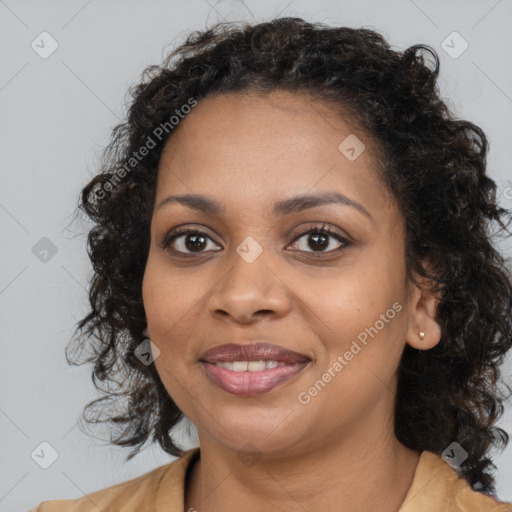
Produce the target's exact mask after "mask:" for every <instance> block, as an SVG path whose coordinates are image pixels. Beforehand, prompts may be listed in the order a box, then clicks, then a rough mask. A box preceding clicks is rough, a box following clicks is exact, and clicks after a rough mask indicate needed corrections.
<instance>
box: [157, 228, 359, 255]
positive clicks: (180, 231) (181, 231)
mask: <svg viewBox="0 0 512 512" xmlns="http://www.w3.org/2000/svg"><path fill="white" fill-rule="evenodd" d="M188 234H191V235H202V236H204V237H206V238H209V239H210V240H212V238H211V237H209V236H208V235H207V234H206V233H204V232H203V231H199V230H195V229H190V228H186V227H185V228H177V229H176V230H175V231H174V233H172V234H171V233H168V234H167V235H165V237H164V239H163V241H162V242H161V244H160V245H159V247H161V248H162V249H165V250H169V246H170V245H171V243H172V242H174V240H176V239H177V238H179V237H180V236H183V235H188ZM306 234H322V235H328V236H332V237H333V238H335V239H336V240H337V241H338V242H341V243H342V244H343V245H342V246H340V247H338V248H337V249H332V250H331V251H320V252H315V251H312V252H310V251H302V252H307V254H308V255H311V256H312V257H313V258H322V257H325V256H324V255H326V254H328V255H331V254H333V253H335V252H337V251H342V250H344V249H346V248H347V247H349V246H351V245H352V243H351V242H350V241H349V240H348V239H347V238H344V237H342V236H341V235H340V234H339V233H337V232H336V231H333V230H332V229H331V228H329V227H328V226H326V225H325V224H322V226H320V227H319V226H313V227H311V226H310V227H308V228H305V229H302V230H300V231H299V232H298V233H297V234H296V236H295V238H294V239H293V242H292V243H295V242H297V241H298V240H299V239H300V238H302V237H303V236H304V235H306ZM174 252H175V253H177V254H179V255H180V256H184V257H193V256H194V255H197V254H203V253H202V252H196V253H194V252H189V253H184V252H180V251H174ZM299 252H300V251H299Z"/></svg>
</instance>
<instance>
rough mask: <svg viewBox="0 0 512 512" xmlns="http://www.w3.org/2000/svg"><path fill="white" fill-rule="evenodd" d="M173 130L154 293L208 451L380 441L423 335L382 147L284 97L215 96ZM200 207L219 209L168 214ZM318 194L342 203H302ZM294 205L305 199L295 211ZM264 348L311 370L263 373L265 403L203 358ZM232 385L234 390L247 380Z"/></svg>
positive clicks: (154, 311)
mask: <svg viewBox="0 0 512 512" xmlns="http://www.w3.org/2000/svg"><path fill="white" fill-rule="evenodd" d="M175 130H176V131H175V133H173V135H172V137H171V138H170V139H169V141H168V143H167V145H166V147H165V149H164V152H163V154H162V158H161V163H160V167H159V175H158V184H157V192H156V201H155V209H154V211H153V217H152V222H151V248H150V252H149V256H148V260H147V266H146V270H145V275H144V281H143V299H144V307H145V311H146V316H147V321H148V332H149V337H150V339H151V340H152V342H153V343H154V344H155V345H156V346H157V347H158V348H159V349H160V355H159V356H158V357H157V358H156V359H155V364H156V367H157V371H158V373H159V375H160V377H161V379H162V382H163V384H164V385H165V387H166V389H167V391H168V392H169V394H170V396H171V397H172V398H173V400H174V401H175V403H176V404H177V405H178V407H179V408H180V409H181V410H182V411H183V413H184V414H185V415H186V416H187V417H188V418H189V419H190V420H191V421H192V422H193V423H194V424H195V425H196V426H197V428H198V432H199V436H200V439H201V437H203V438H204V439H209V440H210V442H215V443H219V444H220V445H223V446H225V447H230V448H232V449H234V450H237V449H240V448H241V447H242V446H244V445H246V444H247V443H251V444H252V445H254V446H256V447H257V448H258V450H260V451H261V452H268V453H271V452H272V453H277V452H279V453H284V452H286V453H292V452H297V453H298V452H300V451H303V450H305V449H306V448H307V449H314V448H315V445H318V446H320V445H321V444H322V443H323V444H325V443H326V442H335V440H336V439H340V438H341V437H343V436H344V435H345V436H351V435H364V433H366V432H368V433H370V430H372V429H377V430H380V431H382V430H383V428H384V425H387V424H388V422H389V420H390V419H392V414H393V413H392V411H393V404H394V397H395V384H396V372H397V367H398V364H399V359H400V356H401V353H402V351H403V349H404V345H405V343H406V342H407V341H408V339H409V341H410V340H411V339H412V337H413V335H412V334H411V333H412V332H413V331H414V330H425V329H422V328H421V327H422V325H417V323H418V322H417V321H418V319H419V318H420V316H421V315H420V314H419V313H418V311H419V308H418V307H417V306H416V302H417V301H416V299H417V298H418V297H419V295H418V294H417V293H416V288H415V287H414V286H413V285H412V284H411V283H410V282H409V281H408V280H407V278H406V268H405V260H404V224H403V219H402V217H401V214H400V212H399V211H398V209H397V207H396V205H395V203H394V202H393V200H392V198H391V197H390V195H389V194H388V193H387V191H386V189H385V188H384V186H383V184H382V183H381V182H380V181H379V178H378V176H377V174H376V172H375V170H374V165H375V160H374V157H373V154H372V145H371V143H370V140H368V138H367V137H366V136H365V134H364V133H362V132H359V131H357V130H356V129H355V128H354V127H352V126H351V125H350V123H349V119H346V118H345V119H344V118H343V117H341V116H340V115H339V114H335V113H334V112H333V109H332V108H331V107H330V106H329V105H328V104H326V103H323V102H320V101H318V100H314V99H311V98H309V97H308V98H305V97H304V96H301V95H296V94H293V93H288V92H284V91H277V92H272V93H270V94H265V95H263V94H256V93H250V94H249V93H244V94H229V95H221V96H216V97H211V96H210V97H207V98H206V99H204V100H201V101H200V102H199V104H198V105H197V106H196V107H195V108H194V109H193V110H192V112H191V113H190V114H188V116H187V117H186V118H185V119H184V120H182V121H181V124H180V125H179V126H178V128H175ZM348 136H351V138H350V139H348V141H347V142H345V143H344V144H341V143H342V142H343V141H344V140H345V139H346V138H347V137H348ZM354 137H357V138H358V139H359V141H361V142H362V143H364V144H365V148H364V150H363V151H362V152H361V148H362V146H361V144H360V142H357V139H355V138H354ZM340 144H341V146H340ZM351 147H353V148H354V151H351V150H350V148H351ZM359 153H360V154H359ZM358 154H359V155H358ZM354 157H355V158H354ZM189 194H190V195H202V196H206V197H207V198H208V199H209V200H210V201H213V202H215V203H216V205H217V207H218V208H217V210H213V211H203V210H204V208H203V210H202V209H200V208H199V206H201V205H199V206H198V204H199V203H198V202H196V203H195V204H194V205H193V204H192V203H191V202H190V201H188V204H186V203H185V202H184V201H172V200H167V201H165V202H164V203H163V204H162V205H161V206H159V205H160V203H161V202H162V201H164V200H165V199H166V198H168V197H169V196H178V195H180V196H183V195H189ZM321 194H330V195H331V197H335V196H334V195H335V194H338V196H337V197H338V198H341V201H331V202H321V201H317V202H315V201H309V202H308V201H306V202H304V201H302V200H303V199H304V198H305V197H306V196H309V195H321ZM291 198H299V199H301V200H300V201H295V202H294V203H283V202H285V201H288V200H290V199H291ZM278 203H281V208H279V209H275V205H276V204H278ZM285 204H288V207H287V208H285V207H284V206H283V205H285ZM294 205H295V207H293V206H294ZM202 206H204V203H202ZM322 228H323V229H328V230H329V231H330V232H323V233H322V231H321V230H322ZM184 230H189V232H188V233H187V232H186V231H185V232H184ZM178 231H179V233H178ZM319 231H320V232H319ZM173 235H176V237H174V238H173ZM169 240H171V241H170V242H169ZM164 241H166V242H167V244H165V243H164ZM256 342H266V343H270V344H273V345H277V346H278V347H281V348H282V349H287V350H290V351H294V352H296V353H298V354H300V355H301V357H302V359H304V360H306V363H304V364H299V363H297V364H296V365H294V368H293V371H292V370H291V369H290V368H289V367H285V368H286V371H288V370H290V372H289V373H288V374H287V375H288V377H287V378H285V379H284V380H282V379H283V378H281V380H280V379H277V383H276V382H274V381H273V380H272V379H273V377H270V376H268V377H265V378H259V377H255V378H254V373H253V374H252V375H253V377H250V378H251V379H253V380H252V383H253V384H252V387H251V389H252V390H253V393H252V394H250V393H246V394H237V393H236V392H232V391H229V390H227V389H225V388H224V387H222V386H219V385H218V384H217V383H216V382H215V378H214V377H212V376H211V375H212V372H211V371H207V370H206V367H207V366H208V363H205V362H203V361H202V357H203V355H204V353H205V352H206V351H207V350H209V349H212V348H213V347H216V346H219V345H223V344H227V343H237V344H241V345H251V344H253V343H256ZM246 359H247V358H246ZM260 359H261V358H260ZM255 368H256V367H255ZM238 369H239V370H240V367H239V368H238ZM275 370H277V369H275ZM220 371H221V372H223V373H222V379H224V380H225V381H229V382H233V380H231V381H230V380H229V379H230V378H231V377H230V376H233V374H234V373H236V372H233V371H231V370H230V369H227V368H225V369H223V370H220ZM269 371H270V373H271V372H272V369H270V370H269V369H267V370H265V372H266V373H267V374H268V372H269ZM280 371H281V373H282V372H283V370H282V368H281V370H280ZM213 372H216V373H215V374H216V375H218V374H219V370H213ZM282 374H283V373H282ZM239 377H240V374H238V375H237V376H235V378H239ZM246 378H247V379H249V377H248V376H247V375H246ZM262 382H263V384H262ZM269 382H272V383H273V384H272V385H270V388H269V389H267V388H268V385H269V384H268V383H269ZM244 383H247V380H245V381H244ZM258 383H259V384H258ZM243 386H246V384H243ZM262 386H263V387H262ZM265 386H267V388H265ZM248 389H249V388H247V387H246V388H245V390H246V391H247V390H248ZM318 446H317V447H318Z"/></svg>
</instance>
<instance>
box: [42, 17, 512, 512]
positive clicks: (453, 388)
mask: <svg viewBox="0 0 512 512" xmlns="http://www.w3.org/2000/svg"><path fill="white" fill-rule="evenodd" d="M420 50H424V51H427V52H429V53H430V55H431V56H432V57H433V58H434V65H433V67H432V66H429V65H428V64H427V63H426V62H425V59H424V57H423V55H422V53H421V51H420ZM438 72H439V61H438V59H437V55H436V54H435V52H434V51H433V50H432V49H431V48H429V47H425V46H420V45H417V46H413V47H411V48H409V49H407V50H406V51H404V52H396V51H393V50H391V48H390V46H389V45H388V43H387V42H386V41H385V40H384V39H383V37H382V36H381V35H379V34H378V33H376V32H373V31H371V30H367V29H352V28H346V27H341V28H335V27H327V26H324V25H321V24H310V23H306V22H305V21H303V20H301V19H297V18H282V19H275V20H273V21H271V22H269V23H261V24H258V25H252V26H251V25H232V24H219V25H217V26H216V27H214V28H213V29H210V30H207V31H205V32H196V33H193V34H192V35H191V36H190V37H189V38H188V40H187V41H186V42H185V43H184V44H183V45H182V46H181V47H179V48H178V49H177V50H175V51H174V52H172V53H171V54H170V55H169V56H168V57H167V59H166V60H165V62H164V63H163V65H162V66H161V67H157V66H153V67H150V68H148V69H147V70H146V72H145V74H144V76H143V79H142V81H141V83H140V84H138V85H137V86H136V87H134V88H132V89H131V92H132V94H133V102H132V104H131V107H130V110H129V115H128V120H127V122H126V123H124V124H122V125H120V126H118V127H117V128H116V129H115V130H114V133H113V139H112V142H111V144H110V146H109V148H108V151H107V152H106V154H105V160H104V168H103V169H102V170H101V172H100V173H99V174H98V175H97V176H96V177H94V179H93V180H92V181H91V182H90V183H89V184H88V185H87V186H86V187H85V189H84V190H83V193H82V203H81V207H82V209H83V210H84V211H85V213H86V214H87V215H88V216H89V217H90V218H91V219H92V220H93V221H94V222H95V226H94V228H93V229H92V230H91V231H90V234H89V239H88V241H89V254H90V257H91V260H92V263H93V267H94V272H95V274H94V278H93V281H92V284H91V289H90V302H91V311H90V313H89V314H88V315H87V316H86V317H85V318H84V319H82V321H81V322H80V323H79V324H78V331H79V332H80V336H79V337H78V340H79V342H80V345H81V346H80V348H82V346H85V345H86V344H87V343H90V348H93V349H94V355H93V356H91V357H90V358H89V359H87V361H89V362H94V364H95V366H94V373H93V376H94V379H95V383H97V380H98V379H99V380H101V381H107V383H108V384H109V387H108V389H105V390H104V392H105V397H103V398H102V399H99V400H97V401H95V402H92V403H91V404H89V406H88V407H87V409H88V408H90V407H94V406H101V405H102V404H103V403H104V402H105V401H107V402H109V401H111V400H114V402H115V403H117V402H116V400H118V399H120V398H121V399H122V398H127V399H128V400H127V401H126V402H125V403H124V404H122V405H123V407H124V409H123V410H121V411H119V414H117V415H112V414H111V413H110V416H108V417H107V418H106V419H99V418H97V419H96V420H95V421H109V422H111V424H112V425H118V426H120V427H121V429H120V431H119V432H118V436H117V437H116V438H115V439H113V443H114V444H116V445H120V446H134V447H136V448H135V450H134V451H133V452H132V453H131V454H130V456H129V457H128V459H130V458H131V457H133V456H134V455H135V454H136V453H137V452H138V450H139V449H140V447H141V446H142V445H143V444H144V442H145V441H146V440H147V439H149V438H151V440H153V441H158V443H159V444H160V445H161V447H162V448H163V449H164V450H165V451H166V452H168V453H169V454H171V455H175V456H179V458H178V459H177V460H175V461H173V462H172V463H169V464H167V465H164V466H161V467H159V468H156V469H155V470H153V471H151V472H149V473H146V474H144V475H141V476H139V477H138V478H135V479H132V480H130V481H128V482H124V483H122V484H119V485H116V486H113V487H110V488H107V489H102V490H100V491H97V492H95V493H92V494H89V495H88V496H85V497H82V498H81V499H79V498H77V499H76V500H65V501H64V500H60V501H47V502H44V503H42V504H40V505H39V507H37V508H35V509H34V510H36V511H39V512H46V511H50V510H51V511H69V512H71V511H89V510H90V511H92V510H97V509H98V508H99V509H100V510H102V511H103V512H106V511H110V510H112V511H114V510H116V511H121V510H122V511H123V512H128V511H135V510H137V511H142V510H147V511H150V510H151V511H164V510H168V511H183V510H187V511H192V510H197V511H200V512H210V511H220V510H230V511H233V510H234V511H237V510H244V512H248V511H261V510H273V511H274V510H277V511H281V510H282V511H285V510H286V511H290V510H298V511H299V510H327V511H331V510H333V511H334V510H336V511H338V510H350V511H353V512H354V511H355V512H358V511H367V510H377V509H378V510H379V511H380V512H392V511H397V510H400V511H406V512H412V511H422V512H424V511H441V510H443V511H444V510H449V511H451V512H453V511H476V510H478V511H484V510H485V511H496V512H497V511H510V510H511V504H510V503H504V502H500V501H498V499H497V497H496V495H495V484H494V476H493V474H492V468H493V467H494V465H493V464H492V461H491V458H490V457H489V454H490V451H491V449H492V448H493V447H494V446H498V445H506V444H507V442H508V435H507V433H506V432H505V431H504V430H502V429H500V428H497V427H496V426H495V423H496V421H497V419H498V418H499V417H500V415H501V414H502V411H503V400H504V397H505V394H506V390H507V389H508V388H507V386H506V385H505V383H503V382H501V380H500V369H499V367H500V364H501V362H502V360H503V358H504V356H505V354H506V353H507V351H508V350H509V349H510V347H511V342H512V323H511V319H512V299H511V296H512V283H511V277H510V274H509V273H508V272H507V270H506V267H505V261H504V259H503V257H502V256H501V255H500V253H499V251H498V250H497V249H496V248H495V247H494V245H493V241H492V237H491V234H490V233H491V231H490V228H491V227H494V226H495V225H497V226H499V227H500V228H501V229H502V230H503V231H506V232H507V233H508V231H507V227H508V224H509V223H510V212H508V211H507V210H505V209H503V208H501V207H500V206H498V199H497V198H496V185H495V183H494V181H493V180H492V179H491V178H490V177H489V176H487V174H486V165H485V158H486V153H487V150H488V143H487V139H486V136H485V134H484V133H483V131H482V130H481V129H480V128H479V127H477V126H475V125H474V124H472V123H470V122H469V121H464V120H457V119H456V118H455V117H454V115H453V114H452V113H450V112H449V110H448V109H447V107H446V105H445V103H444V102H443V101H442V99H441V98H440V97H439V95H438V90H437V85H436V79H437V76H438ZM91 335H93V336H94V340H95V341H94V342H93V341H91V339H90V338H91ZM82 362H85V361H82ZM111 386H112V387H111ZM98 387H100V386H98ZM184 416H185V417H186V418H188V419H189V420H190V421H191V422H192V423H194V425H195V426H196V427H197V431H198V436H199V441H200V443H199V444H200V447H199V448H195V449H193V450H188V451H186V452H184V451H183V449H182V448H181V447H180V446H179V445H178V443H177V442H176V441H175V440H173V437H172V429H173V427H175V426H176V425H177V424H178V423H179V421H180V420H181V419H182V418H183V417H184ZM91 421H92V420H91Z"/></svg>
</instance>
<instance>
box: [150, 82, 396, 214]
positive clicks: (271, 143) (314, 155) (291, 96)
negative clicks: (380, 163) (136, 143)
mask: <svg viewBox="0 0 512 512" xmlns="http://www.w3.org/2000/svg"><path fill="white" fill-rule="evenodd" d="M175 130H176V131H175V132H174V133H173V134H172V136H171V137H170V138H169V140H168V141H167V144H166V146H165V148H164V151H163V153H162V157H161V161H160V167H159V176H158V186H157V202H158V200H160V199H162V198H163V197H164V196H165V195H167V194H170V193H173V194H191V193H197V194H205V195H209V196H215V197H217V198H218V199H219V201H220V202H221V203H223V204H231V205H233V206H235V205H236V206H240V207H243V208H251V207H252V205H256V204H258V203H261V202H262V201H263V200H265V199H266V198H271V199H272V202H274V201H277V200H279V199H282V198H283V197H287V196H292V195H293V196H295V195H300V194H306V193H308V192H314V191H319V190H322V191H325V190H332V191H338V192H341V193H343V194H345V195H347V196H350V197H352V198H353V199H354V200H356V201H359V202H363V203H364V202H366V203H369V204H373V205H375V206H377V207H379V206H381V207H383V208H384V207H386V205H385V203H386V201H388V202H389V199H390V198H389V197H387V194H385V193H384V190H383V185H382V183H381V182H380V180H379V177H378V174H377V172H376V171H375V165H376V159H375V157H374V148H373V145H372V143H371V142H370V140H369V139H368V137H366V136H365V134H364V132H361V130H359V129H357V128H356V127H355V126H354V123H353V122H352V120H351V119H349V118H348V117H346V116H345V117H344V116H343V115H341V114H340V113H339V112H337V111H335V110H334V109H333V107H332V105H330V104H329V103H327V102H324V101H321V100H317V99H314V98H312V97H311V96H309V95H308V96H306V95H305V94H297V93H291V92H287V91H273V92H271V93H265V94H262V93H243V94H241V93H237V94H222V95H217V96H209V97H206V98H205V99H203V100H201V101H200V102H199V103H198V105H197V106H196V107H195V108H194V109H193V110H192V111H191V112H190V114H188V115H187V117H186V118H185V119H183V120H182V121H181V122H180V125H179V126H178V127H177V129H175ZM344 141H348V145H349V146H353V147H355V150H356V151H357V152H358V153H359V152H360V151H362V152H361V153H360V155H359V156H357V158H355V159H349V158H347V156H346V153H344V152H343V149H346V146H347V144H346V143H345V142H344ZM340 144H341V149H340ZM363 148H364V149H363ZM351 155H352V154H350V153H349V156H351Z"/></svg>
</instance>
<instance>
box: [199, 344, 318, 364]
mask: <svg viewBox="0 0 512 512" xmlns="http://www.w3.org/2000/svg"><path fill="white" fill-rule="evenodd" d="M200 360H201V361H202V362H206V363H218V362H233V361H262V360H266V361H269V360H271V361H278V362H282V363H288V364H295V363H303V362H307V361H309V360H310V359H309V358H308V357H307V356H305V355H304V354H299V353H298V352H294V351H293V350H288V349H285V348H283V347H279V346H277V345H273V344H270V343H265V342H258V343H253V344H251V345H239V344H237V343H227V344H225V345H218V346H216V347H213V348H211V349H209V350H207V351H206V352H204V353H203V354H202V355H201V358H200Z"/></svg>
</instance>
